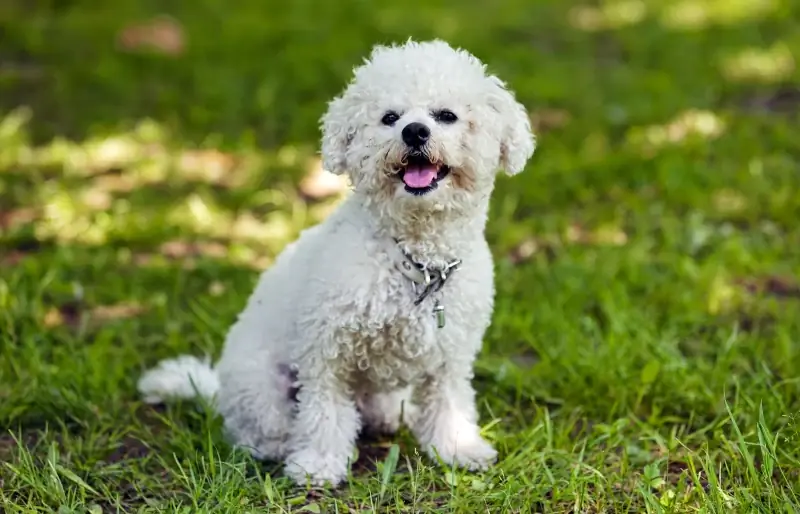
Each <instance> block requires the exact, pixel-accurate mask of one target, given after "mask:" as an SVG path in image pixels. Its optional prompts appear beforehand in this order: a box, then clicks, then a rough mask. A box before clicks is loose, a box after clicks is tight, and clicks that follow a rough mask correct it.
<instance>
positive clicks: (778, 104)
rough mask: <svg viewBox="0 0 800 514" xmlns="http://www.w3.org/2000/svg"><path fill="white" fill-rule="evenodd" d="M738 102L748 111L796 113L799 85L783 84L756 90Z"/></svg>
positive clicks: (799, 94)
mask: <svg viewBox="0 0 800 514" xmlns="http://www.w3.org/2000/svg"><path fill="white" fill-rule="evenodd" d="M740 104H741V105H742V107H743V108H744V110H745V111H750V112H760V113H773V114H796V113H797V112H798V111H800V87H797V86H783V87H779V88H777V89H775V90H772V91H762V92H758V93H755V94H753V95H750V96H748V97H746V98H744V99H742V100H740Z"/></svg>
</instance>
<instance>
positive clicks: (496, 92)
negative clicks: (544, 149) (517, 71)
mask: <svg viewBox="0 0 800 514" xmlns="http://www.w3.org/2000/svg"><path fill="white" fill-rule="evenodd" d="M489 82H490V93H489V95H488V103H489V107H490V108H491V109H492V110H494V111H495V112H496V113H497V114H499V115H500V124H501V126H500V130H501V133H500V162H499V167H500V168H501V169H503V170H505V172H506V173H507V174H508V175H516V174H517V173H519V172H521V171H522V170H523V169H525V165H526V164H527V163H528V159H530V158H531V156H532V155H533V151H534V150H535V149H536V136H535V135H534V134H533V132H532V131H531V121H530V118H529V117H528V111H527V109H525V106H524V105H522V104H521V103H519V102H518V101H517V100H516V98H515V97H514V94H513V93H512V92H511V91H509V90H508V89H507V88H506V85H505V83H504V82H503V81H502V80H500V79H499V78H497V77H495V76H494V75H492V76H490V77H489Z"/></svg>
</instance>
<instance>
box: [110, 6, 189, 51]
mask: <svg viewBox="0 0 800 514" xmlns="http://www.w3.org/2000/svg"><path fill="white" fill-rule="evenodd" d="M117 41H118V43H119V44H120V46H121V47H122V48H123V49H124V50H128V51H137V50H142V49H150V50H155V51H157V52H160V53H162V54H166V55H172V56H176V55H180V54H182V53H183V51H184V49H185V47H186V41H185V36H184V31H183V28H182V27H181V25H180V24H179V23H178V22H177V21H176V20H175V19H173V18H171V17H169V16H163V15H162V16H156V17H155V18H153V19H151V20H147V21H144V22H141V23H135V24H132V25H129V26H128V27H125V28H124V29H122V31H120V33H119V35H118V37H117Z"/></svg>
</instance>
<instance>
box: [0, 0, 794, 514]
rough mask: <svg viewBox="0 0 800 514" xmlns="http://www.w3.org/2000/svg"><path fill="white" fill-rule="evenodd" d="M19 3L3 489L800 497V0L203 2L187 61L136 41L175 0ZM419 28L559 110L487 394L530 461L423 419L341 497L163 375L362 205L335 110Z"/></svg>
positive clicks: (529, 176) (8, 140) (491, 359)
mask: <svg viewBox="0 0 800 514" xmlns="http://www.w3.org/2000/svg"><path fill="white" fill-rule="evenodd" d="M6 4H8V5H6ZM6 4H4V5H3V7H2V8H0V34H2V39H0V109H2V115H0V120H2V121H1V122H0V350H1V351H2V353H1V354H0V355H2V358H1V359H0V510H1V511H4V512H8V513H16V512H19V513H23V512H24V513H29V512H92V513H95V512H101V511H102V512H115V511H120V512H123V511H124V512H137V511H142V512H256V511H259V512H263V511H265V510H266V511H269V512H376V513H377V512H428V511H437V512H438V511H450V512H465V513H471V512H716V513H729V512H764V513H774V512H786V513H789V512H796V511H797V510H798V509H800V375H799V374H798V371H800V314H799V313H800V285H799V284H800V279H798V275H799V274H800V223H798V220H800V169H799V168H798V160H797V159H798V155H800V139H798V138H797V127H798V126H800V125H798V121H800V116H798V112H800V89H799V88H800V70H799V69H798V64H800V63H798V60H797V59H798V56H800V32H798V31H797V30H796V27H797V24H798V23H800V5H798V3H797V2H792V1H791V0H758V1H756V0H747V1H744V0H724V1H721V0H698V1H690V0H685V1H681V2H677V1H674V2H666V1H663V2H659V1H656V0H625V1H622V0H620V1H617V2H591V3H589V2H587V3H586V4H582V3H579V2H576V1H573V0H569V1H567V0H547V1H544V0H532V1H528V2H526V1H525V0H508V1H504V2H502V3H500V4H497V5H495V6H493V7H491V8H488V7H486V5H487V4H486V3H485V2H477V1H461V2H365V1H362V0H341V1H339V2H335V3H334V2H331V3H322V2H311V1H309V0H298V1H295V2H263V1H256V0H244V1H240V2H236V3H227V2H221V1H214V0H203V1H198V2H195V3H189V2H187V3H172V2H170V3H167V4H164V6H163V7H162V8H164V9H166V10H167V11H166V12H169V13H170V14H171V15H173V16H174V17H175V18H176V19H178V20H179V21H180V22H181V23H182V24H183V27H184V30H185V36H186V43H187V44H186V48H185V50H184V51H183V52H182V53H181V54H180V55H177V56H174V57H173V56H165V55H161V54H159V53H157V52H149V53H148V52H122V51H120V50H118V48H117V46H116V45H115V43H114V41H115V35H116V34H117V32H118V31H119V30H120V29H121V28H122V27H124V26H126V25H128V24H130V23H132V22H134V21H137V20H141V19H146V18H149V17H150V16H153V15H155V14H158V13H159V10H158V7H157V6H156V3H155V2H134V1H132V0H124V1H122V2H120V3H119V4H115V6H114V7H103V6H100V5H99V4H98V3H96V2H93V3H90V2H78V1H72V2H67V1H62V2H39V3H37V4H36V5H37V6H36V7H32V6H28V5H27V2H23V1H21V0H12V1H11V2H6ZM109 5H111V4H109ZM591 5H594V6H595V7H592V6H591ZM188 6H191V7H188ZM326 6H327V7H326ZM598 6H599V7H598ZM409 35H413V36H415V37H417V38H427V37H433V36H440V37H444V38H446V39H448V40H449V41H451V42H452V43H454V44H458V45H465V46H466V47H467V48H469V49H470V50H472V51H473V52H475V53H476V54H477V55H478V56H479V57H481V58H482V59H484V60H485V61H487V62H489V63H490V66H491V67H492V68H493V69H494V70H495V71H496V72H498V73H499V74H500V75H501V76H502V77H503V78H505V79H507V80H508V82H509V83H510V84H511V86H512V87H513V88H514V89H515V90H516V91H517V95H518V97H519V98H520V100H522V101H523V102H524V103H525V104H526V105H528V106H529V107H530V109H531V112H532V116H533V119H534V121H535V123H536V126H537V128H538V129H537V132H538V134H539V138H540V139H539V149H538V151H537V154H536V155H535V156H534V158H533V160H532V161H531V163H530V166H529V167H528V169H527V170H526V172H525V173H523V174H522V175H520V176H518V177H516V178H513V179H507V178H502V179H500V181H499V183H498V185H497V191H496V196H495V197H494V200H493V203H492V207H491V221H490V223H489V226H488V229H487V236H488V238H489V241H490V243H491V246H492V248H493V251H494V253H495V257H496V261H497V275H496V283H497V290H498V296H497V302H496V311H495V315H494V321H493V324H492V327H491V328H490V330H489V331H488V333H487V334H486V340H485V346H484V350H483V352H482V354H481V356H480V359H479V362H478V363H477V378H476V382H475V385H476V387H477V388H478V390H479V407H480V411H481V420H482V423H483V424H484V426H485V432H486V434H487V437H488V438H490V439H491V440H492V441H494V443H495V444H496V446H497V448H498V449H499V450H500V454H501V458H500V461H499V463H498V464H497V466H495V467H494V468H492V469H491V470H489V471H487V472H485V473H481V474H469V473H463V472H461V471H452V470H446V469H442V468H439V467H437V466H434V465H433V463H432V462H430V461H429V460H428V459H427V458H422V457H420V456H419V454H418V453H417V450H416V449H415V445H414V440H413V438H411V437H410V436H409V435H408V434H406V433H403V434H400V435H398V436H397V437H395V438H393V439H389V440H382V441H364V442H363V443H362V444H361V446H360V450H359V460H358V462H357V464H356V465H355V466H354V472H353V477H352V479H351V480H350V482H349V483H348V484H346V485H345V486H343V487H342V488H340V489H339V490H337V491H317V490H311V491H309V490H304V489H301V488H295V487H292V486H291V485H290V484H289V483H288V481H287V480H286V479H285V478H284V477H282V475H281V473H280V466H279V465H277V464H269V463H268V464H262V463H257V462H254V461H253V460H252V459H250V458H248V457H247V456H246V455H243V454H242V453H240V452H237V451H233V450H232V449H231V448H230V447H229V446H228V445H227V444H226V443H225V442H224V441H223V439H222V436H221V431H220V420H218V419H216V418H215V417H214V416H213V415H211V414H210V413H209V412H207V411H206V410H205V409H198V408H196V407H195V406H192V405H190V404H181V405H174V406H170V407H167V408H163V409H154V408H150V407H147V406H144V405H143V404H141V402H139V400H138V398H137V395H136V392H135V383H136V380H137V378H138V376H139V374H140V373H141V371H142V370H143V369H144V368H145V367H148V366H151V365H153V364H154V363H155V362H156V361H157V360H158V359H160V358H164V357H168V356H173V355H176V354H179V353H184V352H191V353H195V354H201V353H209V354H211V355H214V356H216V355H218V352H219V350H220V346H221V343H222V340H223V337H224V334H225V331H226V329H227V327H228V326H229V325H230V324H231V323H232V321H233V320H234V318H235V316H236V314H237V313H238V311H239V310H240V309H241V308H242V307H243V305H244V302H245V300H246V298H247V296H248V294H249V293H250V291H251V289H252V287H253V285H254V282H255V280H256V278H257V273H258V271H259V270H260V269H262V268H263V267H264V266H268V265H269V263H270V261H271V259H272V258H274V256H275V255H276V254H277V252H279V251H280V249H281V248H282V247H283V245H285V244H286V243H287V241H289V240H291V238H293V237H294V236H296V235H297V233H298V231H299V230H301V229H302V228H303V227H305V226H308V225H309V224H312V223H314V222H316V221H318V220H319V219H321V218H322V217H324V216H325V214H326V213H327V212H329V209H330V207H331V206H332V205H333V204H334V203H335V202H336V201H337V198H336V197H332V198H328V199H325V200H321V201H311V200H309V199H307V198H306V197H304V196H303V195H301V194H300V193H299V189H298V185H299V184H300V181H301V179H302V177H303V176H304V175H305V174H306V172H307V170H308V168H309V166H313V159H314V153H315V151H316V149H317V141H318V137H319V135H318V132H317V119H318V118H319V116H320V114H321V113H322V111H323V109H324V107H325V102H326V101H327V100H328V99H329V98H330V97H331V96H332V95H334V94H336V93H337V92H338V91H339V90H340V89H341V88H342V87H343V85H344V83H345V82H346V80H347V79H348V77H349V73H350V70H351V68H352V66H353V65H355V64H357V63H358V62H360V59H361V58H362V57H363V56H364V55H365V54H366V53H367V52H368V50H369V48H370V47H371V46H372V45H373V44H374V43H376V42H379V41H382V42H386V41H393V40H395V41H396V40H404V39H406V38H407V37H408V36H409ZM395 445H396V446H395Z"/></svg>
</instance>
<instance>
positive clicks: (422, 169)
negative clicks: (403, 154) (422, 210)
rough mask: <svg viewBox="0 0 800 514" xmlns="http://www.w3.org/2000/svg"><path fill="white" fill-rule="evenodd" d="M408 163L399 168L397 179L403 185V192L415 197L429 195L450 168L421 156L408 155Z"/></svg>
mask: <svg viewBox="0 0 800 514" xmlns="http://www.w3.org/2000/svg"><path fill="white" fill-rule="evenodd" d="M407 160H408V163H407V164H406V165H405V166H403V167H402V168H400V171H399V173H398V174H397V178H399V179H400V180H402V181H403V183H404V184H405V190H406V191H408V192H409V193H411V194H413V195H417V196H422V195H424V194H427V193H430V192H431V191H433V190H434V189H436V188H437V187H438V186H439V182H440V181H441V180H442V179H443V178H445V177H446V176H447V174H448V173H450V168H449V167H448V166H446V165H444V164H441V163H434V162H431V161H430V160H428V158H427V157H425V156H424V155H423V154H409V155H408V157H407Z"/></svg>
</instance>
